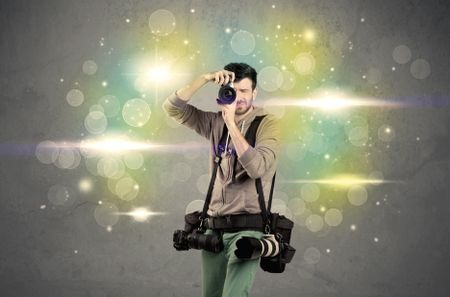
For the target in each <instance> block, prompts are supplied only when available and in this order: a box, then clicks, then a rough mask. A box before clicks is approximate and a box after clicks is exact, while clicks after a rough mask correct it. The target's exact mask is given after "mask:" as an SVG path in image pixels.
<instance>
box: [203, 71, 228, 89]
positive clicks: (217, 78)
mask: <svg viewBox="0 0 450 297" xmlns="http://www.w3.org/2000/svg"><path fill="white" fill-rule="evenodd" d="M203 77H204V78H205V79H206V80H207V81H214V83H216V84H218V85H221V86H222V85H226V84H227V83H229V82H233V81H234V79H235V76H234V72H231V71H228V70H219V71H215V72H209V73H206V74H204V75H203Z"/></svg>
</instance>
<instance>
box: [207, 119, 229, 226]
mask: <svg viewBox="0 0 450 297" xmlns="http://www.w3.org/2000/svg"><path fill="white" fill-rule="evenodd" d="M227 133H228V128H227V125H226V124H224V125H223V130H222V136H221V137H220V140H219V144H220V143H222V142H223V140H224V138H225V137H227ZM215 154H216V156H215V157H214V167H213V170H212V174H211V180H210V181H209V187H208V193H207V194H206V199H205V203H204V204H203V210H202V214H201V216H200V219H201V220H202V221H203V220H204V219H205V218H206V217H207V216H208V208H209V204H210V203H211V197H212V192H213V189H214V181H215V180H216V176H217V169H218V168H219V164H220V161H222V157H221V156H220V152H219V151H218V148H215ZM200 227H202V226H200Z"/></svg>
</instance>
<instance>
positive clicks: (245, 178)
mask: <svg viewBox="0 0 450 297" xmlns="http://www.w3.org/2000/svg"><path fill="white" fill-rule="evenodd" d="M256 76H257V74H256V71H255V69H253V68H252V67H251V66H249V65H247V64H244V63H230V64H228V65H226V66H225V67H224V70H220V71H216V72H210V73H206V74H203V75H201V76H200V77H198V78H197V79H195V80H194V81H193V82H192V83H191V84H189V85H187V86H185V87H183V88H181V89H179V90H178V91H176V92H175V93H174V94H172V95H171V96H169V97H168V98H167V99H166V101H165V102H164V104H163V108H164V110H165V111H166V113H167V114H168V115H169V116H170V117H172V118H174V119H175V120H176V121H178V122H179V123H181V124H183V125H185V126H187V127H189V128H191V129H194V130H195V131H196V132H197V133H199V134H200V135H202V136H204V137H206V138H207V139H208V140H209V141H210V142H211V158H210V164H211V168H212V166H213V162H214V157H215V154H216V153H219V154H220V155H221V157H222V160H221V162H220V164H219V169H218V172H217V178H216V180H215V182H214V189H213V193H212V198H211V203H210V205H209V210H208V215H209V216H210V217H212V218H213V219H217V220H220V219H222V218H227V219H230V216H231V217H232V218H236V217H237V216H251V215H253V217H259V218H260V217H261V216H260V215H255V214H260V213H261V209H260V206H259V202H258V195H257V191H256V186H255V179H257V178H261V180H262V184H263V191H264V197H265V198H266V203H267V200H268V198H269V193H270V187H271V182H272V177H273V175H274V173H275V171H276V166H277V153H278V150H279V130H278V127H277V125H276V121H275V118H274V117H273V116H272V115H266V116H265V117H264V118H263V119H262V121H261V123H260V125H259V128H258V130H257V133H256V142H255V146H254V147H252V146H251V145H249V143H248V142H247V141H246V139H245V137H244V135H245V133H246V131H247V130H248V128H249V126H250V124H251V123H252V121H253V120H254V119H255V117H256V116H261V115H265V114H266V113H265V112H264V110H263V109H262V108H260V107H257V106H254V105H253V101H254V100H255V98H256V95H257V89H256V83H257V77H256ZM209 82H214V83H216V84H218V85H219V86H222V85H226V84H227V83H229V82H233V88H234V89H235V91H236V100H235V101H234V102H233V103H232V104H221V105H219V106H220V109H221V111H220V112H205V111H202V110H199V109H197V108H196V107H194V106H192V105H190V104H187V102H188V101H189V100H190V99H191V97H192V96H193V95H194V94H195V93H196V92H197V91H198V90H199V89H200V88H201V87H203V86H204V85H205V84H207V83H209ZM224 124H225V125H226V127H227V129H228V133H227V136H226V138H225V139H226V141H225V145H224V143H219V142H220V140H221V139H222V142H223V138H222V132H223V128H224ZM219 148H222V150H220V149H219ZM230 221H231V220H230ZM235 227H236V228H233V229H230V230H227V229H222V230H210V229H208V230H207V232H208V233H209V234H211V233H212V232H220V233H221V234H222V240H223V243H224V247H225V248H224V250H223V251H222V252H220V253H217V254H215V253H211V252H207V251H202V284H203V288H202V293H203V296H204V297H215V296H217V297H221V296H227V297H228V296H229V297H240V296H248V295H249V292H250V289H251V287H252V284H253V280H254V276H255V273H256V269H257V267H258V262H259V261H258V260H246V261H243V260H240V259H238V258H237V257H236V256H235V254H234V251H235V249H236V241H237V240H238V239H239V238H241V237H242V236H249V237H254V238H258V239H260V238H261V237H262V235H263V232H262V230H263V229H262V226H261V228H247V227H246V226H242V225H239V226H235Z"/></svg>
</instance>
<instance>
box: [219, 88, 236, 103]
mask: <svg viewBox="0 0 450 297" xmlns="http://www.w3.org/2000/svg"><path fill="white" fill-rule="evenodd" d="M218 95H219V98H217V103H218V104H231V103H233V102H234V100H236V91H235V90H234V88H233V84H232V83H228V84H226V85H224V86H222V87H220V89H219V94H218Z"/></svg>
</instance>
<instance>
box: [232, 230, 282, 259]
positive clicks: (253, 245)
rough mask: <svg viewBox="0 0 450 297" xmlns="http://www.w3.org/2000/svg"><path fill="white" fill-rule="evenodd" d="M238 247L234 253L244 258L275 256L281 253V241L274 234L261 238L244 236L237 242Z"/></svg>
mask: <svg viewBox="0 0 450 297" xmlns="http://www.w3.org/2000/svg"><path fill="white" fill-rule="evenodd" d="M236 247H237V249H236V250H235V251H234V254H235V255H236V257H238V258H239V259H243V260H255V259H258V258H260V257H275V256H276V255H278V254H279V253H280V243H279V242H278V240H277V239H276V238H275V235H273V234H267V235H264V237H263V238H261V239H257V238H253V237H247V236H243V237H242V238H240V239H239V240H238V241H237V242H236Z"/></svg>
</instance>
